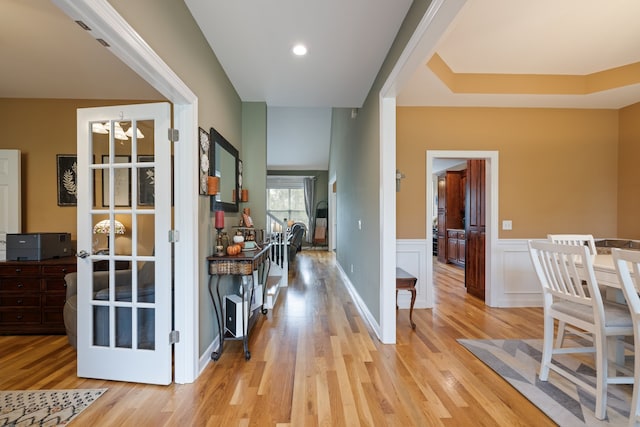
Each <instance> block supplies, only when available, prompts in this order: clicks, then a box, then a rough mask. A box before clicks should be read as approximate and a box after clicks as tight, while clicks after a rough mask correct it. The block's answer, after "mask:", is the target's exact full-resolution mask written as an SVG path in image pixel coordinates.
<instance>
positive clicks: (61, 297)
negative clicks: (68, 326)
mask: <svg viewBox="0 0 640 427" xmlns="http://www.w3.org/2000/svg"><path fill="white" fill-rule="evenodd" d="M42 299H43V301H42V305H43V307H62V306H63V305H64V302H65V300H66V295H65V294H60V293H56V294H51V293H49V294H45V295H44V296H43V297H42Z"/></svg>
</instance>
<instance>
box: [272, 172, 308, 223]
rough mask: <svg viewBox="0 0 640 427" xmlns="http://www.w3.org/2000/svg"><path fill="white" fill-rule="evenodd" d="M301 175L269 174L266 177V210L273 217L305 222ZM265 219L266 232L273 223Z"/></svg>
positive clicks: (306, 217) (305, 213)
mask: <svg viewBox="0 0 640 427" xmlns="http://www.w3.org/2000/svg"><path fill="white" fill-rule="evenodd" d="M302 179H303V177H297V176H286V177H284V176H277V177H276V176H269V177H267V211H268V212H269V213H270V214H271V215H273V216H274V217H276V218H278V219H280V220H284V219H285V218H286V219H287V221H293V222H302V223H303V224H307V223H308V222H309V217H308V216H307V211H306V209H305V206H304V189H303V185H302ZM271 222H272V221H271V220H267V224H268V225H267V228H268V230H267V231H268V232H271V231H272V227H273V224H271Z"/></svg>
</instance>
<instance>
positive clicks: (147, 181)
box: [138, 156, 156, 206]
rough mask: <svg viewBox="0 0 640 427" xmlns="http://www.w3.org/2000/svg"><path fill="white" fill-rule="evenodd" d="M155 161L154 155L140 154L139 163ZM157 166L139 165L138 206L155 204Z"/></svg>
mask: <svg viewBox="0 0 640 427" xmlns="http://www.w3.org/2000/svg"><path fill="white" fill-rule="evenodd" d="M147 162H153V156H138V163H147ZM155 181H156V180H155V168H154V167H153V166H149V167H138V206H153V205H155Z"/></svg>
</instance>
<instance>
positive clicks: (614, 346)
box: [593, 253, 627, 366]
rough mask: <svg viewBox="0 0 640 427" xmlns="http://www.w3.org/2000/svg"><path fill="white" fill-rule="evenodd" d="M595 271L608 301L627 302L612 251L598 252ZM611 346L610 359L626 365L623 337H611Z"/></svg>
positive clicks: (599, 285) (594, 262) (594, 261)
mask: <svg viewBox="0 0 640 427" xmlns="http://www.w3.org/2000/svg"><path fill="white" fill-rule="evenodd" d="M593 273H594V275H595V276H596V281H597V282H598V287H600V289H601V290H604V291H605V297H606V299H607V300H608V301H614V302H617V303H620V304H625V305H626V304H627V301H626V299H625V298H624V294H623V292H622V285H620V280H619V279H618V273H617V272H616V267H615V264H614V262H613V255H611V254H610V253H599V254H596V256H595V258H594V259H593ZM608 347H609V360H613V361H615V363H616V364H618V365H621V366H624V356H625V354H624V353H625V347H626V346H625V342H624V340H622V339H616V337H611V340H610V345H609V346H608Z"/></svg>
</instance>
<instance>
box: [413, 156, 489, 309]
mask: <svg viewBox="0 0 640 427" xmlns="http://www.w3.org/2000/svg"><path fill="white" fill-rule="evenodd" d="M437 159H452V160H454V161H457V163H461V162H464V161H466V160H472V159H484V160H485V164H486V169H485V173H486V181H485V194H486V202H485V203H486V204H485V207H486V225H487V226H486V240H485V303H486V304H487V305H489V306H495V305H496V304H497V292H496V291H497V290H496V289H495V286H492V278H493V277H495V271H496V269H495V268H494V266H493V264H494V259H493V256H492V253H494V252H495V251H494V248H495V247H496V245H497V238H498V152H497V151H436V150H428V151H427V163H426V171H427V212H428V214H427V218H426V220H427V242H433V239H434V231H433V217H432V213H433V212H435V211H436V209H437V206H436V205H435V200H436V193H435V192H436V191H437V188H436V187H435V186H434V185H432V180H433V175H434V174H436V173H437V166H436V164H437V161H436V160H437ZM433 262H434V260H433V257H432V256H428V257H427V283H426V292H427V306H428V307H433V306H434V305H435V299H434V280H433Z"/></svg>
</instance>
